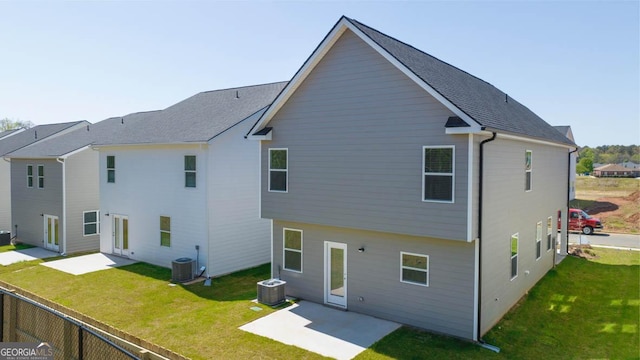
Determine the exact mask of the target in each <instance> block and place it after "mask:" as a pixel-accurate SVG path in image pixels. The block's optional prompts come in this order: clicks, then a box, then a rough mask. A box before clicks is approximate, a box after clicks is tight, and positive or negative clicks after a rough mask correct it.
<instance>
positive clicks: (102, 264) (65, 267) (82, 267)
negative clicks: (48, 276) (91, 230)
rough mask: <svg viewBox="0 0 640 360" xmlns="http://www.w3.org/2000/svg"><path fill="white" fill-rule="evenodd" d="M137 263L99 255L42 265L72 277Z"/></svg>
mask: <svg viewBox="0 0 640 360" xmlns="http://www.w3.org/2000/svg"><path fill="white" fill-rule="evenodd" d="M135 262H136V261H133V260H129V259H125V258H121V257H118V256H114V255H107V254H102V253H97V254H89V255H82V256H76V257H71V258H68V259H62V260H56V261H49V262H44V263H41V264H40V265H43V266H46V267H50V268H52V269H56V270H60V271H64V272H66V273H69V274H72V275H82V274H86V273H90V272H94V271H100V270H107V269H112V268H114V267H118V266H125V265H131V264H133V263H135Z"/></svg>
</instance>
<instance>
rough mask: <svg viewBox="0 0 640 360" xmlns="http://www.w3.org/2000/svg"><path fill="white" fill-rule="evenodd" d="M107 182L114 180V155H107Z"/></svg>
mask: <svg viewBox="0 0 640 360" xmlns="http://www.w3.org/2000/svg"><path fill="white" fill-rule="evenodd" d="M107 182H108V183H115V182H116V157H115V156H113V155H107Z"/></svg>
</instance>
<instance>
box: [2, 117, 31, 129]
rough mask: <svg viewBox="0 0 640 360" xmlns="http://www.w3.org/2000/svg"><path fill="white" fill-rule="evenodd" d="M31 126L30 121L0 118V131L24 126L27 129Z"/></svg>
mask: <svg viewBox="0 0 640 360" xmlns="http://www.w3.org/2000/svg"><path fill="white" fill-rule="evenodd" d="M32 126H33V123H32V122H31V121H22V120H11V119H9V118H4V119H1V120H0V132H3V131H7V130H14V129H20V128H25V129H28V128H30V127H32Z"/></svg>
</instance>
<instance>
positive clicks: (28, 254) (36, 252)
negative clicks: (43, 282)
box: [0, 247, 60, 266]
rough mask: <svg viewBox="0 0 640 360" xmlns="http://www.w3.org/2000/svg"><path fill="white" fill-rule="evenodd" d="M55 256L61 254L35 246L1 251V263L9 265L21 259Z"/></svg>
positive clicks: (28, 259) (29, 259) (30, 259)
mask: <svg viewBox="0 0 640 360" xmlns="http://www.w3.org/2000/svg"><path fill="white" fill-rule="evenodd" d="M54 256H60V254H58V253H57V252H53V251H50V250H46V249H43V248H40V247H33V248H29V249H23V250H13V251H7V252H3V253H0V265H4V266H7V265H11V264H15V263H18V262H21V261H32V260H37V259H45V258H50V257H54Z"/></svg>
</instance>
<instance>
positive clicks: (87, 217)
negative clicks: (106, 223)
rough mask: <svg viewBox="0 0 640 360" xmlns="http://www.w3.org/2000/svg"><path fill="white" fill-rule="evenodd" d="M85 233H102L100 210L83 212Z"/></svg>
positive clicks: (85, 234) (86, 234)
mask: <svg viewBox="0 0 640 360" xmlns="http://www.w3.org/2000/svg"><path fill="white" fill-rule="evenodd" d="M82 226H83V229H84V230H83V235H84V236H89V235H97V234H99V233H100V211H98V210H93V211H84V212H83V213H82Z"/></svg>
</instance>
